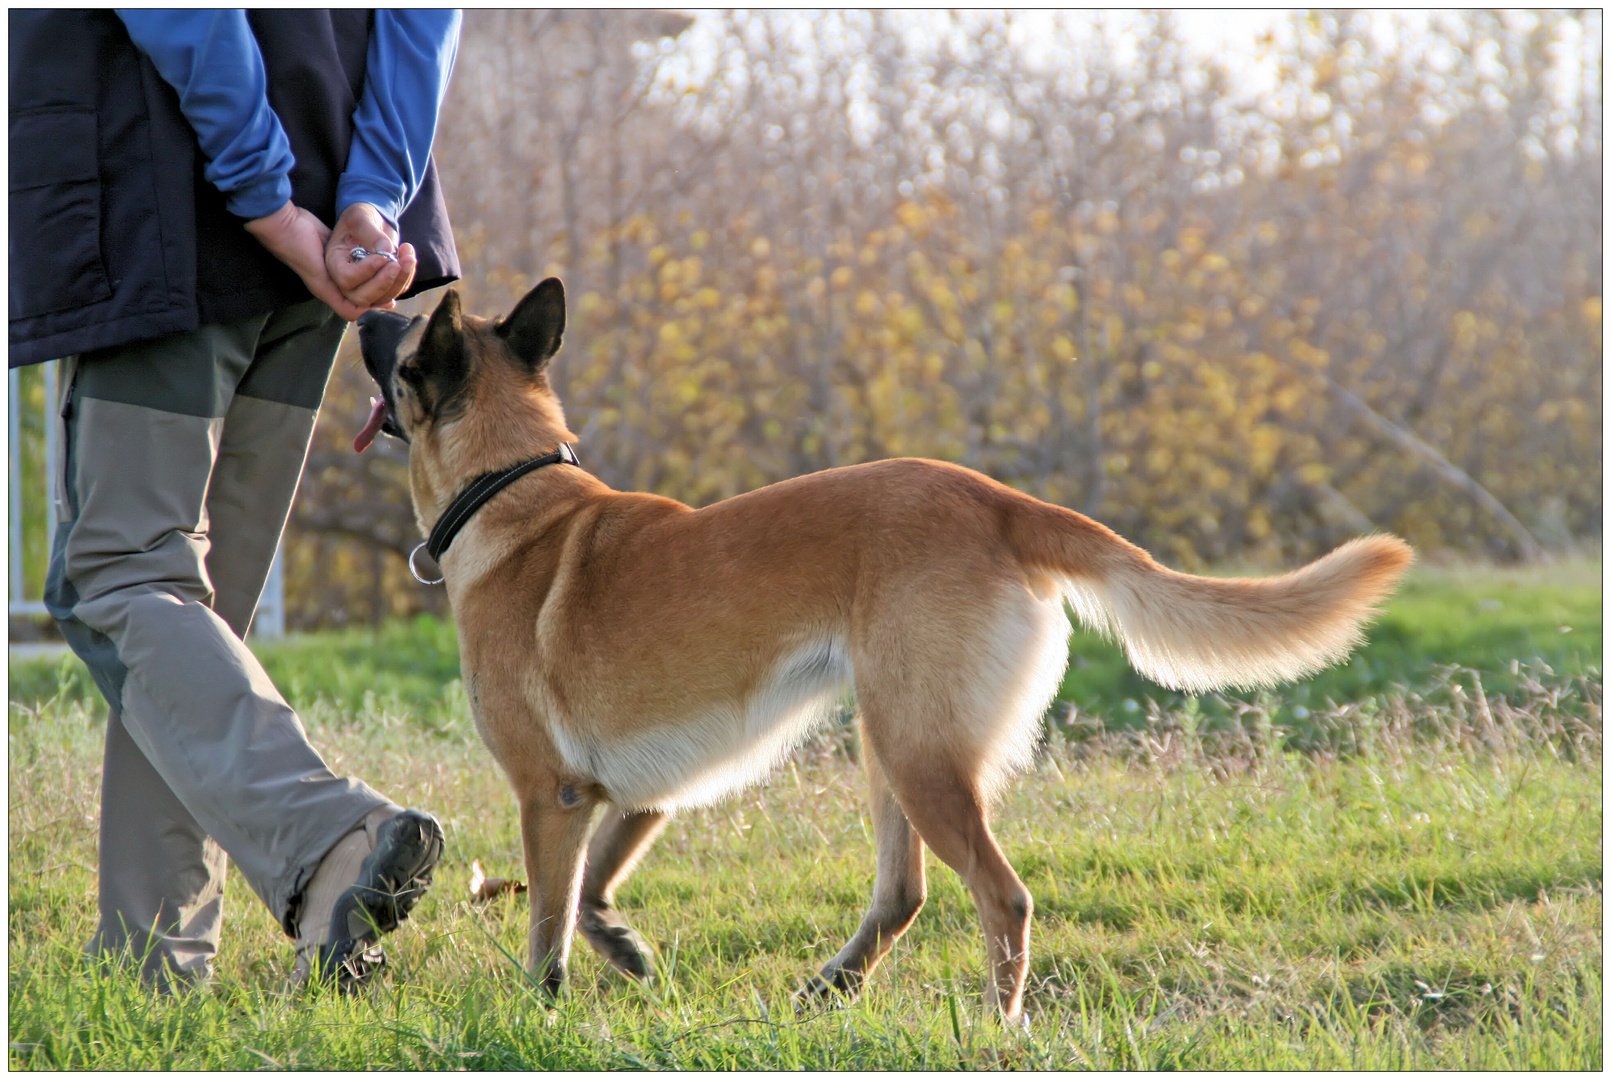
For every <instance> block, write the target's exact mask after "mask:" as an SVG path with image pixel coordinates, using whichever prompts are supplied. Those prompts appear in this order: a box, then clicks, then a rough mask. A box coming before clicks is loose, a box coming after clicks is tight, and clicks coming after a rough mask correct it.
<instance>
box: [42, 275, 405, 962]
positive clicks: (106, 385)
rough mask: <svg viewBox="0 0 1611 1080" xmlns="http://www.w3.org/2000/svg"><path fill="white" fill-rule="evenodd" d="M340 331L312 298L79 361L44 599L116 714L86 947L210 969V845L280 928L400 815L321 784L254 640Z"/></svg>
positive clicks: (313, 754)
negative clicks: (347, 856)
mask: <svg viewBox="0 0 1611 1080" xmlns="http://www.w3.org/2000/svg"><path fill="white" fill-rule="evenodd" d="M344 329H345V325H344V324H343V323H341V322H339V321H338V320H336V319H335V317H334V316H333V315H332V314H331V313H330V311H329V309H328V308H326V307H324V305H322V304H319V303H317V302H314V303H312V304H304V305H298V306H297V307H295V308H291V309H288V310H287V311H285V312H279V313H275V314H274V315H270V316H260V317H256V318H253V319H246V320H240V321H239V322H236V323H230V324H226V325H224V326H213V327H203V328H201V329H200V330H198V331H196V332H195V333H193V334H179V335H173V336H171V337H170V338H163V339H159V340H157V341H154V342H145V343H141V344H139V345H136V346H130V347H128V348H126V349H121V350H111V351H109V352H104V353H98V354H87V355H86V356H83V357H80V358H79V359H78V364H77V369H76V378H75V380H74V384H73V388H72V389H71V390H70V391H69V393H70V394H71V399H70V403H69V405H68V407H67V408H66V409H65V410H64V412H65V413H66V415H67V417H68V420H67V424H68V431H67V435H68V438H67V446H68V453H67V455H66V458H67V465H66V468H67V470H68V472H67V475H66V476H65V477H64V480H65V483H64V489H65V494H66V500H65V503H66V505H65V511H66V512H65V514H64V517H65V520H64V521H63V523H62V527H61V528H59V529H58V531H57V546H56V550H55V551H54V552H53V553H52V562H51V573H50V582H49V584H48V587H47V603H48V604H49V605H50V607H51V610H52V614H53V615H55V616H56V617H57V619H58V621H59V622H60V624H61V626H62V629H63V632H64V634H65V635H66V636H67V638H68V640H69V642H70V643H71V644H72V645H73V648H74V650H75V651H76V652H77V653H78V654H79V655H80V656H81V657H82V658H83V659H84V660H85V662H86V664H88V665H89V666H90V669H91V671H92V673H94V675H95V678H96V682H97V684H98V685H99V686H100V688H101V689H102V692H103V693H105V694H106V696H107V698H108V701H109V703H110V704H111V707H112V709H113V712H114V713H115V714H117V715H116V716H115V718H114V720H113V722H112V724H111V725H110V726H109V730H108V738H107V750H106V773H105V778H104V780H103V793H102V794H103V804H102V834H101V844H102V858H101V907H102V912H101V927H100V930H99V931H98V933H97V935H96V939H95V941H94V942H92V943H91V947H92V949H95V950H97V951H102V950H110V949H113V948H116V947H118V946H120V945H121V944H123V943H125V942H127V943H128V944H130V945H131V946H133V947H134V948H136V950H137V951H151V952H153V953H155V954H156V955H155V956H153V957H152V964H153V965H155V964H158V963H166V964H167V965H168V966H169V967H171V968H174V969H176V970H178V971H179V972H181V973H188V972H191V971H195V970H199V969H200V968H203V967H205V966H206V964H207V962H208V959H209V958H210V956H211V954H212V952H213V951H214V950H215V949H216V945H217V941H218V930H219V923H220V920H221V917H222V886H223V871H224V865H225V861H224V858H223V856H222V854H221V853H220V852H219V851H218V848H219V847H221V848H222V850H224V851H228V852H229V854H230V856H231V857H232V858H234V859H235V861H236V864H237V865H238V866H239V867H240V869H241V871H242V873H243V875H244V876H245V877H246V879H247V881H248V882H249V883H250V884H251V886H252V888H253V889H254V891H256V892H257V893H258V894H259V896H261V897H262V899H263V900H264V902H265V903H267V904H268V905H269V907H270V910H271V911H273V913H274V914H275V916H276V918H278V919H279V920H281V922H282V925H286V926H287V929H289V917H290V915H291V912H292V908H293V906H294V902H295V900H296V899H297V896H298V894H299V893H300V891H301V889H302V887H303V885H305V883H306V881H307V879H308V878H309V877H310V876H311V875H312V872H313V869H314V868H315V867H316V866H317V863H318V860H319V858H320V857H321V856H322V855H323V854H324V852H325V851H327V850H328V849H329V848H330V847H331V846H332V845H333V844H334V843H335V842H336V840H338V839H339V838H340V837H341V836H343V835H345V834H346V833H347V832H348V831H350V830H351V829H352V828H353V827H354V826H355V825H356V824H357V823H358V822H359V821H360V820H361V819H362V818H363V817H364V816H365V815H367V814H368V813H369V812H370V811H372V810H374V809H375V808H376V807H379V806H385V805H389V803H388V801H387V800H385V799H384V798H382V797H381V796H379V795H378V794H376V793H375V792H374V791H372V790H370V789H369V788H368V787H367V786H366V785H364V784H362V783H361V782H359V781H356V780H351V779H344V778H340V777H336V776H335V775H333V774H332V773H331V772H330V770H329V769H328V768H327V767H326V765H325V763H324V761H323V759H322V758H321V757H320V756H319V754H318V752H317V751H315V750H314V749H313V747H312V746H311V745H309V743H308V741H307V737H306V732H305V731H304V729H303V727H302V723H301V721H300V719H299V718H298V717H297V715H296V713H295V712H294V711H293V710H292V709H291V708H290V707H289V706H288V705H287V704H286V703H285V701H284V700H283V699H282V698H281V697H280V695H279V693H278V692H277V691H276V690H275V688H274V686H273V684H272V683H271V682H270V680H269V678H268V676H267V675H266V674H265V673H264V671H263V669H262V667H261V665H260V664H259V663H258V662H257V659H256V658H255V657H254V656H253V655H252V653H251V651H250V650H249V649H247V648H246V646H245V644H244V643H243V642H242V637H243V636H244V635H245V632H246V629H247V626H248V624H249V622H250V619H251V614H252V611H253V610H254V608H255V607H256V603H257V599H258V597H259V595H260V594H261V591H262V588H263V584H264V581H265V580H266V578H267V574H268V570H269V565H270V562H271V561H272V558H273V554H274V550H275V547H276V545H277V542H278V538H279V535H280V532H281V530H282V529H283V527H284V524H285V520H286V517H287V514H288V512H289V509H290V505H291V501H292V499H293V497H294V495H295V490H296V485H297V481H298V478H299V477H300V475H301V471H302V466H303V463H304V461H305V458H306V453H307V447H308V442H309V439H310V437H311V434H312V430H313V423H314V420H315V418H316V416H317V405H318V401H319V398H320V396H321V395H322V393H323V387H324V381H325V378H326V377H327V376H328V373H329V369H330V364H331V362H332V360H333V358H334V355H335V350H336V347H337V345H338V344H339V342H340V338H341V333H342V331H343V330H344ZM148 810H149V811H151V812H150V813H147V812H146V811H148ZM147 946H149V947H150V948H149V950H147Z"/></svg>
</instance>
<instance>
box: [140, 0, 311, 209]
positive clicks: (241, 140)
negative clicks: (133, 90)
mask: <svg viewBox="0 0 1611 1080" xmlns="http://www.w3.org/2000/svg"><path fill="white" fill-rule="evenodd" d="M117 15H118V18H120V19H122V20H123V25H124V26H125V27H127V28H128V31H129V37H130V38H131V39H133V41H134V44H135V45H136V46H137V47H138V48H139V49H140V50H141V51H142V52H144V53H145V54H146V55H147V56H148V57H150V58H151V62H152V63H153V64H154V65H155V66H156V69H157V72H158V74H160V75H161V76H162V77H163V79H165V80H166V81H167V82H168V84H169V85H171V86H172V87H173V88H174V89H175V90H176V91H178V94H179V107H180V109H181V110H183V112H184V114H185V119H186V120H188V121H189V122H190V126H191V127H192V128H194V129H195V132H196V140H197V142H198V143H200V145H201V152H202V154H203V155H205V156H206V158H207V167H206V169H205V171H204V173H203V175H204V176H205V177H206V178H207V180H208V182H209V183H211V184H212V185H213V186H214V187H216V188H218V190H219V191H222V192H223V193H224V195H225V196H226V202H227V205H228V207H229V211H230V213H232V214H235V215H237V216H238V217H243V218H247V219H251V218H260V217H264V216H266V215H268V214H272V213H273V212H274V211H276V210H278V209H279V208H280V207H282V206H284V205H285V203H286V202H287V201H289V199H290V198H291V166H292V165H293V164H294V163H295V160H296V159H295V158H294V157H293V156H292V154H291V141H290V140H289V139H288V138H286V135H285V129H284V128H282V127H281V126H280V119H279V117H277V116H275V115H274V110H273V109H272V108H271V107H270V106H269V102H268V79H267V76H266V75H265V74H264V70H263V55H262V53H260V52H259V51H258V48H257V39H256V38H255V37H253V36H252V30H251V27H249V26H248V25H247V23H246V13H245V12H244V11H241V10H238V9H231V10H213V11H210V10H200V9H194V8H187V9H183V10H150V9H130V10H119V11H118V12H117Z"/></svg>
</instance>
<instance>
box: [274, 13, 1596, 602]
mask: <svg viewBox="0 0 1611 1080" xmlns="http://www.w3.org/2000/svg"><path fill="white" fill-rule="evenodd" d="M1032 18H1033V19H1034V20H1037V21H1026V20H1030V19H1032ZM1389 18H1390V17H1389V16H1384V15H1380V14H1377V15H1360V14H1331V13H1324V12H1321V13H1310V14H1301V15H1296V16H1293V17H1292V18H1291V19H1290V20H1289V21H1288V22H1286V23H1285V24H1282V25H1281V26H1280V27H1278V28H1277V30H1276V31H1275V32H1272V33H1271V34H1270V35H1269V36H1268V38H1267V40H1266V43H1265V45H1264V48H1265V50H1266V53H1267V58H1268V60H1269V61H1270V63H1271V64H1272V66H1273V68H1274V70H1275V73H1276V74H1275V85H1274V88H1273V89H1272V90H1270V91H1269V92H1267V93H1262V94H1259V95H1257V96H1254V95H1251V94H1249V93H1248V92H1247V90H1246V89H1245V86H1246V84H1245V82H1244V81H1242V80H1239V79H1237V78H1233V77H1232V75H1231V73H1230V72H1229V71H1228V70H1227V69H1226V63H1225V62H1224V61H1222V60H1221V59H1218V58H1214V57H1209V58H1203V57H1201V56H1200V55H1199V54H1198V53H1196V52H1194V51H1192V50H1191V49H1189V48H1187V47H1186V46H1185V45H1184V44H1183V43H1182V42H1181V41H1180V40H1179V39H1178V34H1177V32H1176V29H1175V27H1174V25H1173V23H1172V21H1171V20H1170V19H1169V17H1168V16H1167V15H1162V14H1159V15H1146V16H1138V17H1136V26H1137V27H1138V29H1135V30H1134V31H1123V30H1121V29H1116V28H1115V27H1114V25H1111V24H1109V23H1108V22H1105V21H1103V20H1092V19H1089V18H1086V17H1082V16H1061V17H1058V18H1052V17H1044V16H1035V17H1030V16H1013V15H1003V14H990V13H982V12H965V13H957V14H951V15H944V16H942V15H936V14H911V15H909V14H904V13H894V12H850V11H837V12H820V13H791V12H769V13H742V12H729V13H720V14H712V15H701V16H700V24H701V25H700V26H699V32H698V33H697V34H695V33H689V32H688V27H689V20H688V19H687V18H686V17H684V16H680V15H668V14H664V13H655V12H616V11H564V12H524V11H478V12H470V13H468V14H467V16H466V20H465V31H464V41H463V45H462V48H461V53H460V62H459V68H458V71H457V73H456V75H455V81H454V86H453V90H452V93H451V95H450V100H449V102H448V105H447V108H446V109H445V111H444V115H443V120H442V125H441V129H440V135H439V144H438V145H439V150H438V159H439V161H440V162H441V167H442V173H443V179H444V187H445V189H446V191H447V194H448V198H449V200H450V206H451V208H452V211H453V215H454V220H455V223H456V225H457V227H458V228H459V230H460V232H459V242H460V250H461V254H462V255H463V257H464V263H465V281H464V283H463V284H462V286H461V288H462V289H463V291H464V293H465V296H466V300H467V302H468V303H469V305H470V307H471V309H472V310H475V311H479V312H482V313H485V314H488V315H491V314H494V313H496V312H499V311H503V310H507V309H508V307H509V306H510V305H512V304H513V302H514V301H515V300H516V299H517V298H518V297H519V296H520V295H522V294H523V293H524V292H525V291H526V290H527V289H528V288H529V287H530V286H531V285H532V284H534V283H535V281H536V280H538V279H539V278H540V277H541V276H543V275H545V274H550V273H555V274H559V275H560V276H562V277H563V278H564V279H565V281H566V286H567V290H568V293H569V295H570V297H571V311H570V328H569V330H568V331H567V335H566V341H567V345H566V348H565V351H564V352H563V353H562V354H561V356H560V358H559V359H558V361H556V364H555V369H554V370H555V378H556V383H557V389H559V391H560V393H561V394H562V396H564V398H565V401H566V404H567V407H568V410H569V413H570V416H571V418H572V424H573V426H574V427H575V428H576V430H577V431H578V432H580V433H581V436H582V441H581V447H580V449H581V452H582V454H583V459H584V461H585V462H586V464H587V465H588V467H589V468H590V469H592V470H594V471H595V472H596V473H597V474H598V475H600V476H601V477H602V478H603V479H605V480H606V481H607V482H608V483H611V484H613V485H615V486H617V487H621V488H631V489H643V490H653V491H658V492H662V493H664V494H668V495H673V496H676V497H678V498H682V499H685V500H687V501H689V502H692V503H694V504H703V503H708V502H710V501H713V500H715V499H720V498H724V497H727V496H729V495H733V494H736V493H738V492H740V491H744V490H747V489H749V488H753V487H755V486H758V485H761V484H764V483H769V482H772V481H775V480H779V479H782V478H785V477H787V476H791V475H795V474H798V473H802V472H806V471H810V470H813V469H819V468H828V467H832V466H835V465H843V464H848V463H851V462H857V461H865V460H869V459H873V458H878V457H885V456H890V455H899V454H912V455H922V456H931V457H938V458H944V459H947V460H952V461H958V462H961V463H963V464H966V465H969V466H971V467H973V468H977V469H980V470H982V471H984V472H986V473H988V474H990V475H993V476H996V477H998V478H1000V479H1002V480H1004V481H1006V482H1008V483H1012V484H1014V485H1017V486H1020V487H1022V488H1024V489H1025V490H1028V491H1031V492H1033V493H1034V494H1036V495H1039V496H1042V497H1045V498H1048V499H1052V500H1053V501H1057V502H1060V503H1063V504H1064V505H1069V506H1074V507H1076V508H1078V509H1081V510H1084V511H1086V512H1088V513H1091V514H1094V515H1097V516H1099V517H1101V518H1102V519H1103V520H1104V521H1106V522H1108V523H1109V524H1111V525H1113V526H1114V527H1115V528H1117V529H1119V530H1120V531H1121V532H1124V533H1125V534H1126V535H1129V536H1131V537H1133V538H1134V539H1136V540H1137V541H1138V542H1140V543H1142V544H1144V545H1145V546H1147V547H1148V548H1149V549H1150V550H1152V551H1153V552H1154V553H1155V554H1157V555H1159V557H1161V558H1163V559H1165V560H1166V561H1168V562H1171V563H1174V564H1177V565H1185V566H1198V565H1201V564H1204V563H1216V562H1226V561H1243V562H1250V563H1259V564H1265V565H1268V566H1276V565H1280V564H1283V563H1290V562H1292V561H1296V560H1298V559H1301V558H1306V557H1309V556H1312V555H1314V554H1316V553H1318V552H1319V551H1321V550H1323V549H1324V548H1326V547H1328V546H1330V545H1332V544H1335V543H1336V542H1338V541H1339V540H1341V539H1343V538H1345V537H1347V536H1350V535H1355V534H1357V533H1359V532H1361V531H1364V530H1368V529H1391V530H1394V531H1397V532H1399V533H1401V534H1403V535H1405V536H1406V537H1407V538H1408V539H1409V540H1411V542H1413V543H1415V544H1416V545H1417V546H1419V547H1420V548H1422V549H1423V550H1424V551H1428V552H1436V551H1438V550H1441V549H1453V550H1461V551H1466V552H1470V553H1474V554H1478V553H1480V554H1486V555H1489V556H1492V557H1496V558H1531V557H1536V556H1537V555H1538V553H1539V552H1541V551H1543V550H1546V549H1548V548H1549V547H1552V546H1560V545H1562V544H1567V543H1571V542H1584V541H1586V542H1591V543H1597V542H1598V540H1599V536H1600V517H1601V501H1600V500H1601V495H1600V492H1601V475H1602V473H1601V468H1602V466H1601V456H1600V445H1601V425H1600V417H1601V401H1602V396H1601V395H1602V383H1601V364H1600V353H1601V296H1602V285H1603V283H1602V280H1601V258H1600V252H1601V218H1602V208H1601V194H1600V193H1601V190H1602V188H1601V184H1602V179H1601V147H1600V130H1601V128H1600V124H1601V120H1600V97H1599V95H1600V71H1601V56H1600V33H1601V28H1600V15H1599V13H1598V12H1595V11H1589V12H1579V13H1535V12H1524V13H1491V12H1469V13H1468V12H1440V13H1436V14H1434V15H1432V16H1430V17H1429V18H1428V19H1427V20H1426V21H1425V25H1424V26H1420V27H1412V26H1410V25H1409V24H1408V23H1405V22H1403V21H1402V20H1400V21H1399V22H1398V23H1396V24H1395V25H1396V26H1397V33H1396V34H1395V35H1383V34H1381V33H1378V32H1377V31H1378V30H1379V29H1380V28H1381V26H1382V25H1384V22H1383V21H1384V20H1388V19H1389ZM1372 20H1376V21H1374V22H1373V21H1372ZM425 303H427V304H429V303H434V298H428V299H427V300H426V301H425ZM370 392H372V388H370V387H369V386H367V380H366V379H365V378H364V376H363V375H362V371H361V369H360V368H358V367H357V365H356V364H355V363H354V362H352V361H348V362H347V363H345V364H343V365H342V366H341V367H340V369H339V370H338V373H337V375H336V376H335V380H334V382H333V384H332V392H331V395H330V398H329V401H328V404H327V406H326V410H325V419H324V421H323V422H322V424H321V430H320V433H319V436H318V443H317V446H316V448H315V452H314V455H313V459H312V463H311V467H310V471H309V474H308V477H307V480H306V481H305V483H304V489H303V497H302V499H301V500H300V501H299V504H298V509H297V512H296V516H295V518H294V521H293V526H294V538H295V542H294V544H293V560H292V579H291V580H292V588H293V600H294V603H293V617H294V619H295V620H296V621H298V622H300V623H302V624H304V625H306V624H311V623H315V622H341V621H364V620H368V619H377V618H379V617H381V615H382V614H385V613H396V612H408V611H414V610H421V609H423V608H426V607H429V606H430V605H440V604H441V603H442V601H441V596H440V592H439V591H430V590H424V589H420V588H418V587H416V586H414V585H413V583H412V581H411V579H409V578H408V576H407V572H406V569H405V568H404V565H403V556H404V554H405V553H406V551H407V549H408V548H409V547H411V546H412V543H413V542H415V540H414V538H415V536H416V535H417V531H418V530H417V528H416V526H415V525H414V523H413V522H412V520H411V511H410V510H409V509H408V496H407V489H406V476H405V473H404V470H403V455H402V453H401V448H400V447H399V446H397V445H395V444H390V445H388V441H387V440H382V441H381V446H380V447H379V448H377V450H376V451H371V454H370V455H369V456H368V457H366V458H362V459H360V458H356V457H354V456H353V454H352V452H351V450H350V446H349V442H350V437H351V434H352V432H353V431H354V430H356V427H357V425H358V424H359V423H360V422H361V420H362V417H363V415H364V413H365V411H366V410H365V408H364V406H363V402H364V401H365V400H366V399H367V396H368V394H369V393H370Z"/></svg>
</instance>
